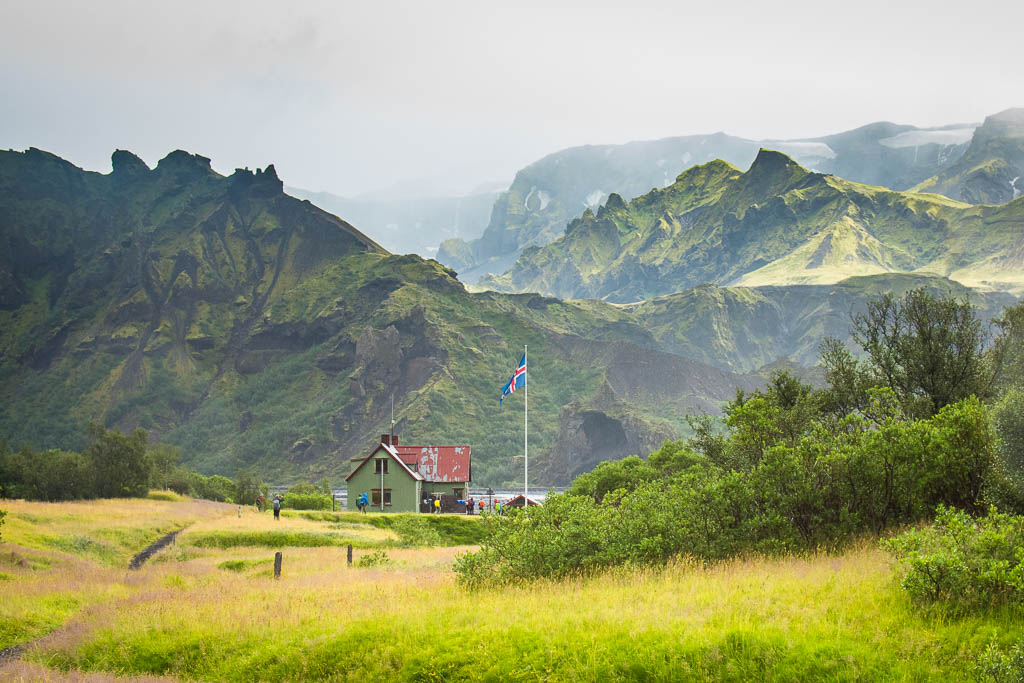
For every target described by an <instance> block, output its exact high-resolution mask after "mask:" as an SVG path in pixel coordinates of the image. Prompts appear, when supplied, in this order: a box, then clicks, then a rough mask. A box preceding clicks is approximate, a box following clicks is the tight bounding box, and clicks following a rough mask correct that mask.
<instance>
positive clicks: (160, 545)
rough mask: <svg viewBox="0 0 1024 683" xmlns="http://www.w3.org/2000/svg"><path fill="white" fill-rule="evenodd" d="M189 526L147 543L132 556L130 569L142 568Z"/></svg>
mask: <svg viewBox="0 0 1024 683" xmlns="http://www.w3.org/2000/svg"><path fill="white" fill-rule="evenodd" d="M187 528H188V527H182V528H181V529H178V530H177V531H172V532H171V533H169V534H165V535H163V536H161V537H160V538H158V539H156V540H155V541H153V542H152V543H150V544H149V545H147V546H146V548H145V549H144V550H143V551H142V552H141V553H139V554H138V555H136V556H135V557H133V558H132V561H131V564H129V565H128V569H140V568H141V567H142V565H144V564H146V560H148V559H149V558H151V557H153V555H155V554H156V553H158V552H159V551H161V550H163V549H164V548H166V547H167V546H168V545H170V544H171V543H172V542H173V541H174V539H175V538H176V537H177V536H178V534H180V533H181V532H182V531H184V530H185V529H187Z"/></svg>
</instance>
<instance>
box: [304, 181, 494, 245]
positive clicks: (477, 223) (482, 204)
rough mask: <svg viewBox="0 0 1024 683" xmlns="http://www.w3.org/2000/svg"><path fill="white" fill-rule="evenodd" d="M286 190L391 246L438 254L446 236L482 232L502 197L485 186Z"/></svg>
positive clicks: (375, 239)
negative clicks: (403, 194)
mask: <svg viewBox="0 0 1024 683" xmlns="http://www.w3.org/2000/svg"><path fill="white" fill-rule="evenodd" d="M285 190H286V191H287V192H288V194H290V195H293V196H295V197H298V198H300V199H308V200H309V201H311V202H313V203H314V204H316V205H317V206H319V207H321V208H322V209H324V210H326V211H330V212H331V213H333V214H335V215H337V216H344V217H345V219H346V220H348V221H349V222H351V223H352V224H354V225H358V226H359V229H360V230H361V231H362V232H364V233H365V234H366V235H368V236H369V237H371V238H372V239H373V240H374V241H376V242H377V243H378V244H380V245H381V246H383V247H384V248H385V249H387V250H389V251H392V252H396V253H400V254H419V255H420V256H423V257H425V258H430V257H433V256H434V255H436V254H437V248H438V247H437V245H438V244H440V243H441V242H443V241H444V240H447V239H451V238H461V239H475V238H476V237H479V236H480V234H481V232H483V229H484V227H485V226H486V225H487V221H488V219H489V218H490V215H491V208H492V206H493V205H494V202H495V200H496V199H497V198H498V197H499V192H497V191H483V192H477V193H475V194H470V195H466V196H459V197H411V198H371V197H367V198H362V197H360V198H354V199H349V198H346V197H339V196H338V195H334V194H331V193H330V192H310V191H308V190H303V189H300V188H296V187H286V188H285Z"/></svg>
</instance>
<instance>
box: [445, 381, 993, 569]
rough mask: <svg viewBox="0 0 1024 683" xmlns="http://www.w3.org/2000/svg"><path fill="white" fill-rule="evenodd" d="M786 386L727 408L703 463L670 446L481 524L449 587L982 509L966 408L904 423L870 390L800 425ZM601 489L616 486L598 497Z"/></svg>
mask: <svg viewBox="0 0 1024 683" xmlns="http://www.w3.org/2000/svg"><path fill="white" fill-rule="evenodd" d="M792 386H793V384H792V382H791V378H787V377H783V376H778V377H776V378H775V380H774V382H773V385H772V386H771V387H769V389H768V390H767V391H766V392H756V393H755V394H754V395H753V396H752V397H742V399H741V400H738V401H736V402H734V403H733V404H732V405H731V406H730V407H729V409H728V417H727V419H726V425H727V427H728V430H729V431H728V433H727V434H726V435H722V436H721V439H720V440H718V441H717V442H716V441H715V440H714V439H708V440H706V442H705V446H704V448H705V452H703V453H700V452H697V451H695V450H692V449H691V448H689V447H688V446H687V445H686V444H684V443H682V442H677V443H669V444H666V445H665V446H664V447H662V449H660V450H659V451H657V452H655V453H653V454H651V457H650V458H649V460H648V463H647V465H648V467H650V468H651V471H652V472H653V473H654V477H655V478H653V479H649V478H648V476H649V475H648V474H647V473H644V474H643V475H642V476H640V477H630V476H623V477H622V478H621V479H617V478H616V477H614V476H612V475H613V473H614V472H613V471H614V470H615V468H616V466H617V465H618V464H609V465H608V466H607V467H605V468H603V471H602V472H601V473H600V476H598V477H589V478H583V477H581V480H582V481H581V480H577V485H574V487H573V488H572V489H571V490H570V493H567V494H564V495H555V496H551V497H549V498H548V499H547V500H546V502H545V504H544V505H543V506H542V507H539V508H534V509H530V510H529V511H527V512H525V513H522V512H520V513H518V514H513V515H509V516H505V517H494V516H488V517H487V519H486V521H485V525H486V528H487V536H486V538H485V540H484V542H483V544H482V547H481V549H480V550H479V551H478V552H477V553H473V554H469V555H465V556H463V557H462V558H461V559H460V560H459V561H458V562H457V564H456V570H457V572H458V574H459V576H460V578H461V579H462V580H463V581H464V582H466V583H469V584H477V583H489V582H505V581H514V580H518V579H529V578H536V577H541V576H555V577H557V576H566V575H573V574H579V573H587V572H590V571H593V570H595V569H600V568H603V567H610V566H613V565H618V564H644V565H650V564H659V563H663V562H665V561H667V560H668V559H669V558H672V557H674V556H679V555H688V556H692V557H695V558H699V559H702V560H716V559H720V558H726V557H731V556H734V555H737V554H741V553H745V552H759V553H784V552H794V551H801V550H805V549H813V548H819V547H834V546H836V545H837V544H840V543H842V542H844V541H846V540H847V539H849V538H851V537H852V536H853V535H855V534H858V533H863V532H874V533H878V532H881V531H883V530H885V529H888V528H891V527H893V526H894V525H899V524H906V523H910V522H915V521H919V520H922V519H925V518H927V517H928V516H929V515H930V514H931V512H932V511H933V510H934V509H935V507H936V506H937V505H939V504H945V505H955V506H959V507H963V508H966V509H969V510H972V511H976V512H980V511H981V510H982V509H983V508H982V507H981V505H982V503H981V501H984V500H986V498H987V496H988V495H989V494H990V493H991V490H992V489H990V487H989V486H988V485H989V483H990V482H991V481H992V480H993V479H994V478H996V477H997V470H996V469H995V468H994V462H995V460H994V452H993V445H992V441H991V438H990V430H989V428H988V422H987V418H986V411H985V408H984V407H983V406H982V405H981V404H980V402H979V401H978V400H977V399H974V398H970V399H966V400H964V401H961V402H959V403H956V404H953V405H949V406H946V407H944V408H943V409H942V410H941V411H940V412H939V413H938V414H937V415H935V416H934V417H932V418H929V419H923V420H906V419H904V418H903V417H902V415H901V413H900V408H899V403H898V402H897V401H896V400H895V399H894V397H893V396H892V394H891V392H889V391H888V390H879V391H876V392H874V394H873V399H872V402H871V404H870V406H869V409H868V410H867V411H866V414H864V415H860V414H854V415H848V416H846V417H843V418H841V419H838V420H833V419H831V418H828V417H827V416H822V415H820V414H818V415H817V417H814V419H810V418H809V417H808V416H812V417H813V416H814V415H815V411H814V410H812V409H810V408H809V407H808V406H805V405H802V403H803V402H804V401H808V402H812V401H814V400H815V399H814V394H813V392H811V391H810V390H809V388H808V390H807V391H804V390H802V389H801V390H800V391H799V392H797V393H796V394H792V393H790V392H789V391H788V389H790V388H792ZM708 444H714V445H712V446H708ZM623 469H624V470H626V472H627V473H636V472H639V471H642V470H641V468H639V467H638V466H637V465H636V463H626V464H625V465H623ZM610 480H621V481H622V482H624V485H623V486H621V487H620V488H617V489H615V490H613V491H604V486H603V484H602V482H607V481H610ZM591 484H593V486H591Z"/></svg>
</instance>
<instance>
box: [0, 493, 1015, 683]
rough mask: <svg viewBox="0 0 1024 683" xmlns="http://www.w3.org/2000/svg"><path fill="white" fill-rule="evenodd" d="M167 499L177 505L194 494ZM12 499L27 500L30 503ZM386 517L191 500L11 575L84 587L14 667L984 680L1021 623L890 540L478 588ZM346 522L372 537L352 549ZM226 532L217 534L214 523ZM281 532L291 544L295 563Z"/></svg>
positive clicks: (252, 675) (294, 674)
mask: <svg viewBox="0 0 1024 683" xmlns="http://www.w3.org/2000/svg"><path fill="white" fill-rule="evenodd" d="M107 504H109V503H108V502H107V501H97V502H93V503H82V504H79V505H82V506H90V505H91V506H95V507H96V508H97V509H102V508H103V507H104V506H105V505H107ZM138 504H140V505H155V502H153V501H139V503H138ZM5 505H6V504H5ZM33 505H36V506H39V505H45V504H33ZM161 505H167V506H169V507H167V508H166V514H167V515H169V516H170V517H172V518H174V519H176V520H177V522H175V523H181V522H182V521H183V520H184V519H185V518H188V516H189V515H191V514H194V513H189V512H187V510H189V507H188V506H193V505H196V504H194V503H166V504H163V503H162V504H161ZM8 507H9V509H11V515H12V516H15V518H17V516H18V515H19V514H24V513H25V510H24V509H21V511H20V512H19V511H17V509H16V507H15V506H14V505H11V506H8ZM53 507H54V509H55V510H56V508H57V507H58V506H53ZM153 510H154V511H155V510H157V508H153ZM159 510H161V511H164V510H165V508H163V507H161V508H159ZM29 514H36V515H42V514H43V513H42V512H40V511H39V510H38V509H36V510H35V511H34V512H30V513H29ZM55 515H56V513H55ZM176 515H177V516H176ZM100 516H102V515H100ZM451 521H453V522H454V521H456V520H451ZM459 521H461V520H459ZM380 522H381V520H379V519H377V520H373V519H372V516H371V519H367V520H365V522H364V521H363V520H359V519H358V518H357V517H354V516H350V515H323V516H322V518H321V519H317V518H316V516H315V515H309V516H300V515H294V516H286V517H285V518H284V519H282V520H281V522H278V523H275V522H274V521H273V519H272V517H271V516H270V515H268V514H256V513H254V512H252V511H251V510H246V511H245V512H244V513H243V516H242V517H241V518H239V517H238V515H237V511H236V510H235V508H233V507H231V508H228V507H227V506H221V508H220V511H219V512H218V513H217V514H210V515H196V516H194V518H192V520H191V521H190V522H189V524H190V526H189V527H188V528H187V530H186V531H184V532H183V533H182V534H181V535H180V536H179V537H178V540H177V543H176V544H175V545H174V546H171V547H169V548H167V549H166V550H164V551H162V552H161V553H160V554H158V555H157V556H156V557H155V558H154V559H153V560H151V561H150V562H149V563H148V564H146V565H145V566H144V567H143V568H142V569H141V570H139V571H137V572H131V573H127V572H125V571H124V569H123V568H120V569H115V568H112V567H109V566H103V565H102V564H101V563H99V562H98V561H97V560H96V559H95V558H90V557H83V556H75V555H61V556H60V558H62V559H60V560H59V561H57V562H55V563H53V564H51V565H48V566H43V565H38V566H27V567H21V568H20V569H18V570H17V573H16V574H12V575H11V578H9V579H7V580H6V581H5V582H4V583H3V584H0V586H2V590H3V591H4V594H5V595H10V594H11V593H12V589H13V592H14V593H15V594H17V595H18V596H19V597H18V598H17V599H16V600H15V603H16V604H19V605H21V607H18V608H11V607H8V606H6V605H5V606H4V607H3V608H2V609H4V610H5V611H4V612H3V613H2V614H3V615H4V619H5V620H6V619H7V618H9V617H10V616H11V615H12V614H13V613H14V612H13V611H12V609H13V610H17V609H22V610H29V611H31V606H32V605H34V604H43V603H47V601H48V600H52V596H53V594H52V593H47V592H46V591H44V590H41V589H39V588H38V586H40V585H42V584H44V583H46V582H47V581H49V582H51V583H54V582H56V581H57V580H59V581H63V582H65V589H66V590H64V591H63V592H62V593H61V595H68V594H69V593H70V594H71V595H75V594H76V593H80V594H81V595H80V596H78V597H77V598H74V599H76V600H77V601H78V602H77V603H76V606H75V607H74V608H72V609H70V610H68V611H67V612H66V615H67V616H66V618H65V619H63V620H62V621H61V620H57V619H55V620H54V622H53V623H57V622H58V621H59V622H60V623H62V624H63V626H60V625H59V624H58V626H53V627H52V628H49V629H37V630H36V631H34V632H32V633H31V634H30V635H32V636H34V637H35V638H38V635H41V634H42V633H43V632H44V631H50V632H51V633H50V635H48V636H46V637H43V638H38V639H33V638H29V637H24V636H23V640H30V639H32V640H33V642H32V644H31V645H29V646H28V647H26V649H25V651H24V653H23V655H22V659H21V661H18V662H11V663H8V664H7V665H6V666H5V667H4V668H3V669H0V676H2V677H6V678H7V679H13V680H18V679H24V680H33V679H36V678H41V677H46V676H59V675H62V674H63V673H74V675H78V674H79V673H80V672H96V673H102V674H105V675H119V676H146V675H149V676H160V677H169V678H177V679H194V680H231V681H243V680H245V681H248V680H361V681H366V680H378V679H384V678H393V679H401V680H494V681H498V680H501V681H505V680H608V679H611V680H615V679H619V680H625V679H630V680H631V679H643V680H737V681H740V680H965V679H967V680H969V679H970V678H971V677H972V675H973V671H974V666H975V661H976V658H977V656H978V655H979V653H981V652H982V651H984V649H985V647H986V646H987V645H988V643H989V642H990V641H991V640H992V639H993V637H995V638H996V639H997V640H998V641H999V642H1002V643H1008V642H1011V641H1012V640H1015V639H1018V638H1020V637H1021V635H1022V634H1024V626H1022V623H1024V620H1022V619H1021V616H1022V615H1021V614H1020V613H1019V612H1015V611H1013V610H1004V611H998V612H992V613H988V614H986V615H984V616H975V617H968V618H952V617H948V616H944V615H943V614H942V613H941V612H929V611H922V610H920V609H918V608H915V607H914V606H912V605H911V604H910V603H909V602H908V600H907V598H906V597H905V595H904V594H903V593H902V591H900V589H899V587H898V585H896V583H895V581H894V579H893V573H892V568H891V566H890V560H889V557H888V556H887V555H886V554H885V553H883V552H882V551H880V550H878V549H877V547H876V545H875V544H874V543H866V544H864V545H862V546H860V547H857V548H854V549H852V550H849V551H848V552H845V553H843V554H840V555H828V554H821V555H814V556H809V557H802V558H790V559H783V560H767V559H747V560H737V561H733V562H728V563H723V564H719V565H715V566H712V567H700V566H693V565H688V564H685V563H678V564H674V565H672V566H669V567H665V568H663V569H660V570H658V571H619V572H613V573H609V574H605V575H603V576H599V577H596V578H592V579H587V580H573V581H559V582H548V581H543V582H537V583H532V584H528V585H522V586H515V587H506V588H498V589H488V590H482V591H476V592H469V591H466V590H465V589H463V588H461V587H460V586H458V585H457V584H456V582H455V579H454V576H453V574H452V572H451V570H450V566H451V563H452V561H453V559H454V557H455V556H456V555H457V554H458V553H460V552H463V551H464V550H465V548H464V547H458V546H454V547H428V548H414V547H402V546H401V544H400V543H399V542H398V539H397V537H396V535H395V534H394V533H393V532H391V531H390V530H388V529H386V528H382V527H383V526H384V525H381V524H380ZM53 523H54V524H56V523H57V522H56V521H55V522H53ZM67 523H68V524H72V525H73V522H70V521H67ZM466 523H471V522H469V521H468V520H466ZM20 524H21V523H20V522H16V523H15V524H13V525H12V529H13V528H15V527H17V526H19V525H20ZM7 531H8V530H7V528H6V527H5V530H4V540H5V541H8V540H10V541H12V542H13V541H14V538H15V534H14V533H12V534H11V536H10V537H8V533H7ZM274 534H276V535H274ZM317 536H322V537H324V539H327V540H324V542H323V543H320V542H319V541H317V540H315V539H316V537H317ZM341 537H345V538H348V537H351V538H353V539H357V540H358V541H359V543H358V544H357V543H353V544H354V545H357V548H356V551H355V560H356V562H355V564H354V565H352V566H349V565H348V563H347V561H346V548H345V547H344V545H341V544H340V542H339V541H338V539H339V538H341ZM211 538H213V539H221V540H220V541H207V540H204V539H211ZM223 539H234V540H230V541H224V540H223ZM261 539H262V540H261ZM282 539H283V540H282ZM289 539H291V540H290V541H289ZM236 541H244V543H243V542H236ZM264 541H265V542H266V544H265V545H261V544H260V543H261V542H264ZM289 542H293V543H299V544H303V545H302V547H299V546H297V545H288V543H289ZM276 550H281V551H282V552H283V556H284V562H283V572H282V577H281V578H280V579H279V580H274V579H273V578H272V561H273V555H274V552H275V551H276ZM2 551H3V552H4V553H7V552H9V551H8V546H7V545H5V546H2ZM20 552H26V551H20ZM385 556H386V558H387V560H386V561H385V562H384V563H383V564H381V558H383V557H385ZM40 557H41V556H40ZM363 557H366V558H368V559H367V560H364V561H363V562H362V563H361V562H360V558H363ZM63 558H66V559H63ZM371 562H372V563H371ZM360 564H363V565H367V564H369V566H360ZM54 572H59V574H53V573H54ZM47 577H49V578H47ZM32 586H36V588H35V589H34V590H28V589H29V588H30V587H32ZM4 602H8V601H7V600H5V601H4Z"/></svg>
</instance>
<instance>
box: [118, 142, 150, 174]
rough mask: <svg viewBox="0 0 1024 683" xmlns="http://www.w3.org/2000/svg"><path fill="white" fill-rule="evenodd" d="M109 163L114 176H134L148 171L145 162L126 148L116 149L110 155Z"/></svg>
mask: <svg viewBox="0 0 1024 683" xmlns="http://www.w3.org/2000/svg"><path fill="white" fill-rule="evenodd" d="M110 165H111V167H112V168H113V169H114V170H113V173H114V177H115V178H135V177H138V176H140V175H143V174H146V173H149V166H147V165H146V162H145V161H143V160H142V159H140V158H139V157H137V156H136V155H134V154H132V153H131V152H129V151H128V150H126V149H116V150H114V153H113V154H111V155H110Z"/></svg>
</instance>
